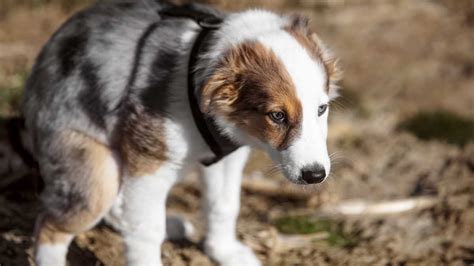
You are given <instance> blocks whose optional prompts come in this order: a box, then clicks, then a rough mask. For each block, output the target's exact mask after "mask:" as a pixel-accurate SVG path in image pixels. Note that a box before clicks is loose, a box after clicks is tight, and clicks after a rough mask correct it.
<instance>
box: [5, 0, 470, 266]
mask: <svg viewBox="0 0 474 266" xmlns="http://www.w3.org/2000/svg"><path fill="white" fill-rule="evenodd" d="M91 2H92V1H86V0H0V117H1V118H0V265H28V264H30V263H31V255H32V254H31V253H32V249H31V243H32V242H31V235H32V231H33V224H34V217H35V216H36V215H37V213H38V210H39V204H38V201H37V194H38V192H37V191H38V188H37V185H35V184H37V179H36V178H37V177H36V175H35V173H34V172H31V171H30V170H29V169H28V168H27V167H26V166H25V164H24V163H23V162H22V161H21V159H20V158H19V156H18V155H17V154H15V153H14V152H13V151H12V150H13V149H12V147H11V145H12V144H11V143H10V141H9V140H8V138H7V137H6V130H5V127H6V126H5V122H6V121H7V119H8V118H10V117H14V116H16V115H17V114H18V107H19V103H20V97H21V92H22V88H23V84H24V82H25V79H26V78H27V76H28V72H29V70H30V68H31V66H32V64H33V62H34V59H35V56H36V55H37V53H38V52H39V50H40V48H41V46H42V45H43V44H44V43H45V42H46V40H47V39H48V38H49V36H50V35H51V34H52V33H53V32H54V30H55V29H56V28H57V27H59V26H60V25H61V23H63V22H64V21H65V19H66V18H67V17H68V16H70V15H71V14H72V13H74V12H75V11H76V10H78V9H80V8H82V7H84V6H85V5H87V4H89V3H91ZM175 2H183V1H175ZM199 2H205V3H210V4H213V5H215V6H217V7H219V8H222V9H225V10H229V11H235V10H242V9H246V8H250V7H260V8H268V9H271V10H274V11H277V12H282V13H292V12H293V13H303V14H306V15H307V16H309V17H311V19H312V20H311V21H312V22H311V23H312V27H313V28H314V29H315V30H316V32H318V33H319V35H320V36H321V38H322V39H323V40H324V41H325V42H326V43H327V44H328V45H329V46H330V47H331V48H332V49H333V50H334V52H335V54H336V55H337V56H338V57H340V63H341V66H342V68H343V70H344V79H343V80H342V82H341V86H342V88H343V90H342V95H341V98H339V99H338V100H337V101H336V102H334V103H333V104H332V106H331V114H330V134H329V146H330V152H331V153H332V154H333V155H332V159H333V171H332V174H331V177H330V178H329V179H328V180H327V181H326V182H325V183H324V184H322V185H318V186H314V187H298V186H296V185H292V184H290V183H289V182H288V181H286V180H285V179H284V178H283V177H282V176H281V175H280V174H279V173H275V172H274V171H272V170H270V169H271V163H270V162H269V161H268V159H267V158H266V157H265V156H264V155H263V154H261V153H260V152H258V151H256V152H254V154H253V155H252V158H251V159H250V161H249V164H248V166H247V169H246V178H245V180H244V184H243V190H242V208H241V215H240V218H239V228H238V235H239V238H241V239H242V240H243V241H244V242H245V243H247V244H248V245H250V246H251V247H252V248H253V249H254V250H255V252H256V253H257V254H258V256H259V257H260V258H261V259H262V261H263V262H264V263H265V264H266V265H324V264H330V265H349V264H350V265H372V264H377V265H380V264H386V265H415V264H416V265H420V264H422V265H447V264H452V265H468V264H474V1H473V0H456V1H454V0H453V1H450V0H398V1H395V0H394V1H385V0H242V1H231V0H207V1H206V0H203V1H199ZM35 180H36V181H35ZM198 184H199V182H198V179H197V178H196V177H190V178H188V179H186V180H185V181H184V182H183V183H181V184H179V185H178V186H177V187H176V188H175V189H173V191H172V193H171V196H170V199H169V202H168V206H169V212H170V213H175V214H180V215H182V216H185V217H187V218H188V219H190V220H191V221H193V222H194V224H195V225H196V227H197V229H198V230H197V234H196V235H195V236H193V237H192V238H191V239H190V240H189V241H185V242H180V243H171V242H166V243H165V245H164V246H163V256H164V262H165V264H166V265H212V262H211V261H210V260H209V259H208V258H207V257H206V256H205V255H204V254H203V253H202V251H201V249H200V246H199V239H200V236H201V235H202V224H201V223H200V222H199V207H200V202H199V197H200V190H199V185H198ZM120 243H121V239H120V236H119V235H118V234H117V233H116V232H114V230H112V229H111V228H110V227H108V226H107V225H104V224H101V225H100V226H98V227H97V228H95V229H93V230H91V231H89V232H86V233H84V234H81V235H80V236H78V237H77V239H76V240H75V241H74V244H73V246H72V248H71V252H70V255H69V261H70V264H71V265H103V264H105V265H121V264H122V254H123V250H122V246H121V244H120Z"/></svg>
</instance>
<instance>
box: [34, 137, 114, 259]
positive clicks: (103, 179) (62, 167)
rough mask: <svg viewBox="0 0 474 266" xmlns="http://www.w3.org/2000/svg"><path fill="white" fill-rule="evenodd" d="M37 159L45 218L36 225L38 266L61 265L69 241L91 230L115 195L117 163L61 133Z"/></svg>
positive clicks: (97, 147) (92, 144) (102, 150)
mask: <svg viewBox="0 0 474 266" xmlns="http://www.w3.org/2000/svg"><path fill="white" fill-rule="evenodd" d="M48 153H49V154H48V156H45V158H42V162H43V164H42V173H43V174H45V176H44V178H45V190H44V191H43V193H42V195H41V197H42V199H43V201H44V205H45V212H44V213H43V214H41V215H40V216H39V217H38V219H37V222H36V233H35V235H36V247H35V260H36V264H37V265H39V266H42V265H44V266H50V265H57V266H61V265H65V264H66V253H67V249H68V246H69V243H70V242H71V240H72V239H73V237H74V235H76V234H78V233H80V232H83V231H85V230H88V229H89V228H91V227H92V226H94V225H95V224H96V223H97V222H98V221H99V220H100V219H101V218H102V216H103V215H104V214H105V213H106V212H107V211H108V210H109V208H110V206H111V205H112V203H113V201H114V199H115V197H116V195H117V192H118V189H119V178H120V177H119V176H120V171H119V163H118V161H117V159H116V158H115V157H114V156H113V153H112V151H111V150H110V149H109V148H108V147H106V146H104V145H102V144H100V143H98V142H96V141H95V140H93V139H91V138H89V137H87V136H86V135H84V134H81V133H79V132H66V133H64V134H61V136H60V137H59V138H58V139H57V140H55V141H54V142H53V143H52V144H51V147H50V150H49V151H48Z"/></svg>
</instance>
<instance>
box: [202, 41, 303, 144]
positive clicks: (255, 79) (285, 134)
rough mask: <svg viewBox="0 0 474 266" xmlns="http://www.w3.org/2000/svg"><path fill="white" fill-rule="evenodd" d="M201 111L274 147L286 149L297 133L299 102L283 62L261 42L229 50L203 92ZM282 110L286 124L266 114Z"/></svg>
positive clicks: (299, 111) (248, 43)
mask: <svg viewBox="0 0 474 266" xmlns="http://www.w3.org/2000/svg"><path fill="white" fill-rule="evenodd" d="M202 99H203V102H202V104H201V107H202V109H203V111H207V112H211V113H212V112H214V113H218V114H219V115H223V116H226V117H227V119H228V120H229V121H232V122H234V123H235V124H237V125H239V126H240V128H242V129H244V130H246V131H247V132H248V133H249V134H251V135H252V136H254V137H256V138H258V139H260V140H261V141H263V142H266V143H269V144H270V145H272V146H273V147H275V148H276V149H280V150H281V149H285V148H286V147H288V145H289V144H290V143H291V142H292V140H293V139H294V137H295V136H296V135H297V134H298V132H299V129H300V123H301V117H302V114H301V110H302V109H301V103H300V101H299V99H298V97H297V96H296V89H295V86H294V84H293V81H292V79H291V77H290V75H289V73H288V72H287V70H286V69H285V67H284V66H283V63H282V62H281V61H280V60H279V59H278V58H277V56H276V55H275V54H274V53H273V52H272V51H271V50H269V49H268V48H266V47H265V46H263V45H262V44H260V43H256V42H247V43H243V44H241V45H239V46H237V47H235V48H233V49H231V50H230V51H229V52H228V54H227V55H226V56H225V58H224V59H223V60H222V61H221V62H220V64H219V66H218V68H217V70H216V72H215V74H214V75H213V76H212V77H211V79H210V80H209V81H208V82H207V83H206V85H205V86H204V88H203V91H202ZM273 111H283V112H285V113H286V114H287V117H288V121H287V123H285V124H276V123H275V122H274V121H272V120H271V119H270V118H269V116H268V114H269V113H270V112H273Z"/></svg>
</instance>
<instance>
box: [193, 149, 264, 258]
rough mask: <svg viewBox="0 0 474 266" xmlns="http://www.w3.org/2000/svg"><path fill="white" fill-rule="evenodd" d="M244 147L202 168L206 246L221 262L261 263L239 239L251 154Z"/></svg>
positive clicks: (209, 253) (210, 253) (208, 251)
mask: <svg viewBox="0 0 474 266" xmlns="http://www.w3.org/2000/svg"><path fill="white" fill-rule="evenodd" d="M249 150H250V149H249V148H247V147H242V148H240V149H239V150H237V151H235V152H234V153H232V154H230V155H228V156H227V157H226V158H224V159H223V160H222V161H220V162H218V163H216V164H214V165H211V166H209V167H203V168H202V177H203V181H204V182H203V183H204V186H205V187H204V189H205V193H204V208H205V209H204V215H205V219H206V225H207V233H206V239H205V243H204V248H205V251H206V253H207V254H208V255H209V256H210V257H211V258H213V259H214V260H215V261H217V262H218V263H219V264H221V265H225V266H228V265H246V266H249V265H260V262H259V261H258V259H257V258H256V256H255V255H254V253H253V252H252V250H251V249H250V248H248V247H246V246H244V245H243V244H242V243H240V242H239V241H238V240H237V237H236V231H235V230H236V222H237V217H238V215H239V209H240V186H241V181H242V171H243V169H244V166H245V162H246V160H247V157H248V154H249Z"/></svg>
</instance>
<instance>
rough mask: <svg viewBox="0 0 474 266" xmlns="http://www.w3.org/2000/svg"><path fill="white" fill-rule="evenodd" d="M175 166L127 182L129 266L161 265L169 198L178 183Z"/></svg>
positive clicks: (125, 228) (125, 218) (125, 208)
mask: <svg viewBox="0 0 474 266" xmlns="http://www.w3.org/2000/svg"><path fill="white" fill-rule="evenodd" d="M178 172H179V171H177V170H176V169H175V168H174V167H173V166H170V165H167V164H166V163H165V164H162V165H161V166H160V168H159V169H158V170H157V171H156V172H155V173H154V174H152V175H144V176H130V177H126V179H125V180H124V187H123V214H122V219H123V222H124V225H123V228H122V231H123V236H124V242H125V248H126V257H127V265H137V266H138V265H161V252H160V249H161V244H162V242H163V240H164V239H165V236H166V209H165V208H166V206H165V205H166V197H167V195H168V191H169V190H170V189H171V187H172V186H173V185H174V183H175V182H176V180H177V179H178Z"/></svg>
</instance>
